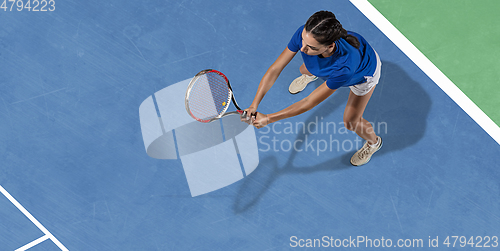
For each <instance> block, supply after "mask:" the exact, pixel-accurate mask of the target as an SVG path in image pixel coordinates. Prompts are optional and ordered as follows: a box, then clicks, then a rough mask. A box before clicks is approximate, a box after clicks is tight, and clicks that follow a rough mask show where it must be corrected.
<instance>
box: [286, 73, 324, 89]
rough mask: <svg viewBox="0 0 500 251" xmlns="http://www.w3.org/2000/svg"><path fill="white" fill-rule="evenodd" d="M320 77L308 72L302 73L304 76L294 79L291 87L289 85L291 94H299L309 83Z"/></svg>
mask: <svg viewBox="0 0 500 251" xmlns="http://www.w3.org/2000/svg"><path fill="white" fill-rule="evenodd" d="M316 79H318V77H316V76H308V75H306V74H302V76H300V77H298V78H296V79H295V80H293V81H292V83H291V84H290V87H288V91H289V92H290V93H291V94H297V93H299V92H301V91H302V90H304V89H305V88H306V86H307V84H309V83H311V82H312V81H314V80H316Z"/></svg>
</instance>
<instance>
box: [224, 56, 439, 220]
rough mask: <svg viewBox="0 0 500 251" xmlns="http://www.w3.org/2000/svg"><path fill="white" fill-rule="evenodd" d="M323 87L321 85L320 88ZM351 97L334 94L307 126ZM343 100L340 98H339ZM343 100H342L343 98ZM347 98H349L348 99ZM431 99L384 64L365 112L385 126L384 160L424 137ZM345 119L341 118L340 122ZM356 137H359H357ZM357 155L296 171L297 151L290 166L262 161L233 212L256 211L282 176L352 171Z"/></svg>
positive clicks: (394, 67)
mask: <svg viewBox="0 0 500 251" xmlns="http://www.w3.org/2000/svg"><path fill="white" fill-rule="evenodd" d="M319 84H321V83H320V82H319V81H317V82H316V85H319ZM348 93H349V89H348V88H341V89H339V90H337V92H336V93H335V94H334V96H335V97H334V98H333V99H331V98H330V99H331V101H329V100H328V99H327V100H325V101H324V102H323V103H322V104H320V105H319V106H320V107H319V108H318V109H314V112H313V113H311V115H310V116H309V117H308V118H307V119H306V121H305V124H306V125H307V124H308V123H309V122H313V121H314V120H315V119H316V118H318V117H327V116H328V115H329V114H331V113H332V112H333V111H334V110H336V109H339V108H342V109H343V108H344V107H341V106H342V105H343V104H345V101H346V99H347V96H348ZM336 97H339V98H336ZM340 97H341V98H340ZM344 97H345V98H344ZM431 104H432V102H431V99H430V97H429V95H428V94H427V93H426V92H425V90H424V89H423V88H422V87H421V86H420V83H418V82H416V81H415V80H413V79H411V78H410V76H408V74H407V73H406V72H405V71H404V70H403V69H402V68H400V67H399V66H398V65H396V64H394V63H391V62H385V61H384V62H382V75H381V79H380V82H379V84H378V85H377V87H376V88H375V91H374V93H373V95H372V98H371V99H370V102H369V104H368V106H367V107H366V110H365V115H366V117H365V118H366V119H367V120H368V121H371V122H375V123H385V126H386V132H385V134H382V136H383V141H384V146H383V147H382V148H381V149H380V151H379V152H377V156H382V155H384V154H386V153H389V152H394V151H398V150H402V149H404V148H407V147H409V146H412V145H414V144H415V143H417V142H418V141H419V140H420V139H421V138H422V137H423V135H424V133H425V130H426V121H427V116H428V114H429V111H430V108H431ZM341 121H342V118H339V122H341ZM307 135H308V133H307V132H305V133H299V134H298V135H297V138H296V139H295V142H298V144H297V148H296V149H300V148H301V147H302V145H303V144H304V142H305V141H306V140H305V138H306V136H307ZM353 137H357V136H354V135H353ZM353 153H354V151H353V152H346V153H344V154H342V155H340V156H337V157H336V158H333V159H330V160H328V161H324V162H322V163H319V164H315V165H313V166H302V167H295V166H294V165H293V163H294V159H295V157H296V155H297V151H292V152H291V154H290V157H289V158H288V160H287V162H286V163H285V164H284V165H283V166H281V167H279V166H278V160H277V158H276V157H275V156H271V157H266V158H264V159H262V160H261V161H260V163H259V166H258V167H257V168H256V169H255V171H254V172H253V173H251V174H249V175H248V176H247V177H246V178H245V179H244V180H243V184H242V185H241V187H240V188H239V191H238V194H237V196H236V199H235V202H234V206H233V210H234V211H235V213H243V212H245V211H247V210H248V209H250V208H252V207H253V206H254V205H255V204H257V202H258V201H259V199H260V198H261V196H262V195H263V194H264V193H265V192H266V191H267V189H268V188H269V187H270V185H271V184H272V183H273V182H274V181H275V180H276V179H277V178H278V177H280V176H281V175H283V174H291V173H303V174H307V173H313V172H321V171H329V172H331V171H337V170H342V169H348V168H352V167H353V166H352V165H351V164H350V158H351V156H352V154H353Z"/></svg>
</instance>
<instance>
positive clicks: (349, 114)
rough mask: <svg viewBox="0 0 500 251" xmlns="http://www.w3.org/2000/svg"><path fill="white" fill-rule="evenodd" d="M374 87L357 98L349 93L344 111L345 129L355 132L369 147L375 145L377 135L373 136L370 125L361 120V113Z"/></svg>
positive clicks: (373, 132)
mask: <svg viewBox="0 0 500 251" xmlns="http://www.w3.org/2000/svg"><path fill="white" fill-rule="evenodd" d="M375 87H376V86H374V87H373V88H372V89H371V90H370V92H368V93H367V94H366V95H364V96H357V95H356V94H354V93H353V92H352V91H351V92H350V93H349V99H348V100H347V105H346V107H345V110H344V124H345V127H346V128H347V129H348V130H351V131H354V132H356V134H358V136H360V137H361V138H363V139H365V140H366V141H368V143H369V144H371V145H373V144H375V143H377V134H375V131H374V130H373V127H372V125H371V124H370V123H369V122H368V121H367V120H366V119H364V118H363V113H364V111H365V108H366V105H367V104H368V101H370V98H371V96H372V94H373V91H374V90H375Z"/></svg>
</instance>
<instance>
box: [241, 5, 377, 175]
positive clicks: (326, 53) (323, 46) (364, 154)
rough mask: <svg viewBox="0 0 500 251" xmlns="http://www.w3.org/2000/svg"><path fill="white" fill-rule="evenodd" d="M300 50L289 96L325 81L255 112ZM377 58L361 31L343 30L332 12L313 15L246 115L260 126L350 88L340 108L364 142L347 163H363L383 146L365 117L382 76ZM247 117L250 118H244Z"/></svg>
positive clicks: (275, 65)
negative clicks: (275, 107)
mask: <svg viewBox="0 0 500 251" xmlns="http://www.w3.org/2000/svg"><path fill="white" fill-rule="evenodd" d="M298 51H300V53H301V55H302V59H303V60H304V63H303V64H302V65H301V66H300V69H299V70H300V73H302V76H300V77H298V78H297V79H295V80H294V81H293V82H292V83H291V84H290V87H289V91H290V93H292V94H295V93H298V92H300V91H302V90H304V88H305V87H306V86H307V84H308V83H310V82H312V81H314V80H316V79H317V78H318V77H321V78H324V79H326V81H325V82H324V83H323V84H321V85H320V86H319V87H318V88H316V89H315V90H314V91H313V92H312V93H311V94H310V95H309V96H307V97H306V98H304V99H302V100H300V101H298V102H296V103H294V104H292V105H290V106H289V107H287V108H285V109H283V110H281V111H278V112H275V113H271V114H263V113H260V112H259V113H257V112H256V111H257V108H258V106H259V104H260V102H261V100H262V98H264V95H265V94H266V93H267V91H269V89H270V88H271V86H272V85H273V84H274V82H275V81H276V79H277V78H278V76H279V74H280V73H281V71H282V70H283V69H284V68H285V66H286V65H287V64H288V63H289V62H290V61H291V60H292V58H293V57H294V56H295V54H297V52H298ZM380 68H381V62H380V59H379V57H378V55H377V53H376V52H375V51H374V50H373V48H372V47H371V46H370V45H369V44H368V42H367V41H366V40H365V39H364V38H363V37H362V36H361V35H359V34H357V33H354V32H350V31H346V30H345V29H344V28H342V25H341V24H340V22H339V21H338V20H337V19H336V17H335V15H334V14H333V13H332V12H329V11H319V12H316V13H314V14H313V15H312V16H311V17H310V18H309V19H308V20H307V22H306V24H305V25H304V26H301V27H299V29H298V30H297V31H296V32H295V34H294V35H293V37H292V39H291V40H290V43H289V44H288V46H287V48H285V50H284V51H283V52H282V53H281V55H280V56H279V57H278V59H276V61H275V62H274V63H273V64H272V65H271V67H269V69H268V70H267V72H266V73H265V74H264V77H263V78H262V80H261V81H260V84H259V88H258V89H257V93H256V94H255V98H254V100H253V102H252V105H251V106H250V107H249V108H247V109H246V111H247V114H252V115H253V116H255V120H254V121H253V125H254V126H255V127H257V128H262V127H264V126H266V125H268V124H270V123H273V122H276V121H278V120H282V119H286V118H289V117H293V116H296V115H299V114H301V113H304V112H306V111H308V110H310V109H312V108H313V107H315V106H317V105H318V104H319V103H321V102H322V101H323V100H325V99H326V98H328V97H329V96H330V95H332V94H333V93H334V92H335V90H337V89H338V88H340V87H344V86H348V87H349V88H350V89H351V91H350V93H349V98H348V99H347V105H346V107H345V110H344V125H345V127H346V128H347V129H349V130H351V131H354V132H356V134H358V136H359V137H361V138H363V139H364V140H366V143H365V144H364V145H363V147H362V148H361V149H359V150H358V151H357V152H356V153H355V154H354V155H353V156H352V158H351V164H352V165H355V166H360V165H363V164H366V163H367V162H368V161H369V160H370V158H371V156H372V155H373V154H374V153H375V152H376V151H378V150H379V149H380V148H381V147H382V139H381V138H380V137H379V136H377V135H376V134H375V132H374V130H373V128H372V125H371V124H370V123H369V122H368V121H366V120H365V119H364V118H363V112H364V110H365V108H366V105H367V104H368V101H369V100H370V97H371V96H372V94H373V90H374V89H375V86H376V85H377V83H378V81H379V79H380ZM247 119H249V118H247Z"/></svg>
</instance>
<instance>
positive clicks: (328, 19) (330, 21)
mask: <svg viewBox="0 0 500 251" xmlns="http://www.w3.org/2000/svg"><path fill="white" fill-rule="evenodd" d="M305 29H306V31H307V32H309V33H311V34H312V35H313V37H314V38H315V39H316V40H317V41H318V42H319V43H320V44H323V45H330V44H333V43H334V42H335V41H337V40H339V39H341V38H343V39H344V40H345V41H346V42H347V43H349V44H350V45H352V46H354V47H355V48H356V49H359V40H358V38H356V37H355V36H353V35H350V34H347V31H346V30H345V29H344V28H343V27H342V24H340V22H339V20H337V18H336V17H335V15H334V14H333V13H332V12H330V11H324V10H322V11H318V12H316V13H314V14H313V15H312V16H311V17H310V18H309V19H308V20H307V22H306V25H305Z"/></svg>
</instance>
